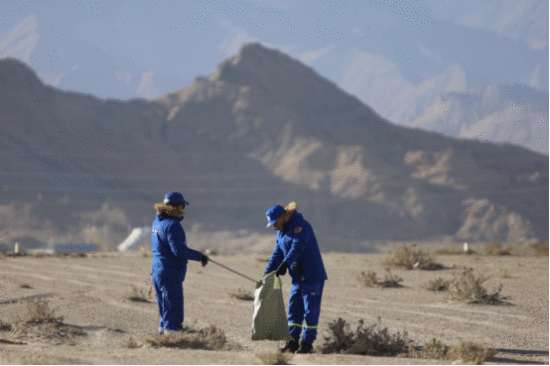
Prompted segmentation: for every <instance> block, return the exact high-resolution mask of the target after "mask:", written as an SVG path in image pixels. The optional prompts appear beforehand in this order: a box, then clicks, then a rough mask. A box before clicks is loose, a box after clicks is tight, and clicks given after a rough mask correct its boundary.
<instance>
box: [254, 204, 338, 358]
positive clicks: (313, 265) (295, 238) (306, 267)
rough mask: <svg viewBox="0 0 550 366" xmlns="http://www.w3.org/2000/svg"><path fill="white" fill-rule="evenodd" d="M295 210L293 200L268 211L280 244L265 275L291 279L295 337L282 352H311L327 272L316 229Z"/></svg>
mask: <svg viewBox="0 0 550 366" xmlns="http://www.w3.org/2000/svg"><path fill="white" fill-rule="evenodd" d="M296 209H297V205H296V202H290V203H288V204H287V205H286V206H284V207H283V206H281V205H273V206H271V207H270V208H269V209H268V210H267V212H266V213H265V214H266V216H267V222H268V223H267V227H270V226H273V227H274V228H275V230H277V244H276V245H275V250H274V251H273V254H272V255H271V258H270V259H269V263H268V264H267V267H266V269H265V274H268V273H271V272H273V271H277V272H276V274H277V276H283V275H285V274H286V272H287V271H288V272H289V274H290V277H291V279H292V280H291V282H292V286H291V289H290V298H289V302H288V328H289V331H290V335H291V336H292V338H293V339H292V340H291V341H288V342H287V343H286V345H285V347H284V348H283V349H282V350H281V351H282V352H296V353H311V352H313V342H314V341H315V338H316V337H317V327H318V325H319V315H320V312H321V299H322V296H323V286H324V283H325V280H327V273H326V271H325V266H324V264H323V258H322V257H321V251H320V250H319V245H318V244H317V239H316V238H315V234H314V232H313V229H312V227H311V225H310V224H309V222H307V221H306V220H305V219H304V217H303V216H302V214H301V213H299V212H297V211H296ZM300 337H301V338H300Z"/></svg>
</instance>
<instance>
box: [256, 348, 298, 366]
mask: <svg viewBox="0 0 550 366" xmlns="http://www.w3.org/2000/svg"><path fill="white" fill-rule="evenodd" d="M255 355H256V357H258V358H259V359H260V361H261V362H262V364H263V365H288V364H289V362H290V360H291V359H292V355H291V354H289V353H282V352H279V351H272V350H267V349H264V350H261V351H258V352H256V353H255Z"/></svg>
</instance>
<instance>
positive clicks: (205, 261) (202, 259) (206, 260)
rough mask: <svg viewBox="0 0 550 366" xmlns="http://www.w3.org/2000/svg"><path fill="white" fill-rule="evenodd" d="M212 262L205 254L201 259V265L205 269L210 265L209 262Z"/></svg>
mask: <svg viewBox="0 0 550 366" xmlns="http://www.w3.org/2000/svg"><path fill="white" fill-rule="evenodd" d="M209 260H210V258H208V257H207V256H205V255H204V254H203V255H202V257H201V265H202V266H203V267H204V266H206V265H207V264H208V261H209Z"/></svg>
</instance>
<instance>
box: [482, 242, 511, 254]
mask: <svg viewBox="0 0 550 366" xmlns="http://www.w3.org/2000/svg"><path fill="white" fill-rule="evenodd" d="M483 252H484V253H485V254H486V255H509V254H510V250H509V249H504V248H503V247H502V244H501V243H499V242H496V241H492V242H490V243H487V244H485V245H484V246H483Z"/></svg>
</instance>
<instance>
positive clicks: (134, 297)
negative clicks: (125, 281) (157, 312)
mask: <svg viewBox="0 0 550 366" xmlns="http://www.w3.org/2000/svg"><path fill="white" fill-rule="evenodd" d="M149 297H151V293H149ZM124 298H125V299H126V300H128V301H134V302H149V300H148V299H147V295H145V291H143V289H141V290H139V291H138V289H137V287H136V286H134V285H132V287H131V288H130V292H129V293H127V294H126V296H124Z"/></svg>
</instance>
